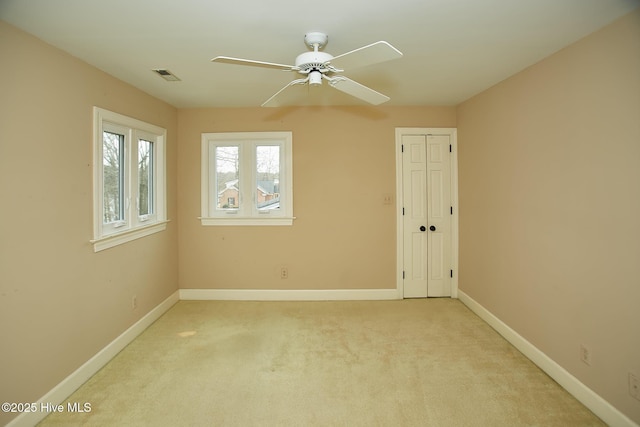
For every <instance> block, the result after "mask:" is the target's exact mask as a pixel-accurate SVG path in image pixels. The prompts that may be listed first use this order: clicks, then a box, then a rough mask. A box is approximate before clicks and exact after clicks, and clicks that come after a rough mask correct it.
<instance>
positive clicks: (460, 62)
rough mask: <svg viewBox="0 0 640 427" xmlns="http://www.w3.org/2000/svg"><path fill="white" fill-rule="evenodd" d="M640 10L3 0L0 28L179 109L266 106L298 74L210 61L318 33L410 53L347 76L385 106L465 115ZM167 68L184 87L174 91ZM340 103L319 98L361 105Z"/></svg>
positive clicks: (411, 2)
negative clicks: (517, 77)
mask: <svg viewBox="0 0 640 427" xmlns="http://www.w3.org/2000/svg"><path fill="white" fill-rule="evenodd" d="M638 6H640V0H386V1H375V0H323V1H317V2H315V3H314V2H309V1H302V0H295V1H294V0H269V1H267V0H228V1H223V0H180V1H163V0H108V1H98V0H0V19H2V20H4V21H7V22H9V23H11V24H13V25H15V26H17V27H19V28H22V29H23V30H25V31H27V32H29V33H31V34H34V35H35V36H37V37H39V38H40V39H42V40H44V41H46V42H47V43H50V44H52V45H54V46H57V47H58V48H60V49H62V50H64V51H67V52H69V53H70V54H72V55H74V56H76V57H78V58H80V59H82V60H84V61H86V62H88V63H89V64H92V65H94V66H95V67H97V68H99V69H101V70H104V71H105V72H107V73H109V74H111V75H113V76H115V77H117V78H119V79H121V80H124V81H126V82H128V83H130V84H132V85H133V86H136V87H138V88H140V89H141V90H143V91H145V92H147V93H149V94H151V95H153V96H155V97H157V98H160V99H162V100H165V101H166V102H168V103H170V104H172V105H174V106H176V107H178V108H188V107H244V106H259V105H260V104H261V103H262V102H264V101H265V100H266V99H268V98H269V97H270V96H271V95H273V94H274V93H275V92H277V91H278V90H279V89H281V88H282V87H283V86H284V85H286V84H287V83H288V82H289V81H290V80H292V79H294V78H298V77H299V75H298V74H295V73H289V72H283V71H278V70H273V69H265V68H253V67H243V66H238V65H229V64H218V63H212V62H210V59H211V58H213V57H214V56H217V55H226V56H235V57H239V58H248V59H256V60H262V61H268V62H275V63H281V64H293V63H294V60H295V57H296V56H297V55H298V54H300V53H302V52H304V51H306V50H307V47H306V46H305V44H304V40H303V38H304V34H305V33H306V32H309V31H321V32H325V33H327V34H328V35H329V43H328V44H327V46H326V47H325V49H324V51H326V52H329V53H331V54H332V55H334V56H336V55H339V54H341V53H345V52H348V51H351V50H353V49H356V48H359V47H361V46H364V45H367V44H370V43H373V42H375V41H378V40H385V41H387V42H389V43H391V44H392V45H393V46H395V47H396V48H397V49H399V50H400V51H402V52H403V54H404V56H403V58H401V59H399V60H394V61H390V62H386V63H382V64H377V65H373V66H370V67H366V68H361V69H356V70H352V71H350V70H345V73H344V75H345V76H348V77H350V78H352V79H354V80H356V81H358V82H360V83H362V84H364V85H367V86H369V87H371V88H373V89H375V90H377V91H379V92H382V93H384V94H386V95H388V96H390V97H391V101H389V102H388V103H386V104H384V105H456V104H458V103H460V102H461V101H464V100H465V99H468V98H469V97H471V96H473V95H475V94H477V93H479V92H481V91H483V90H484V89H487V88H488V87H490V86H492V85H494V84H496V83H498V82H500V81H501V80H503V79H505V78H507V77H509V76H511V75H513V74H514V73H516V72H518V71H520V70H522V69H524V68H526V67H528V66H530V65H532V64H534V63H535V62H537V61H539V60H541V59H542V58H544V57H546V56H548V55H550V54H552V53H554V52H556V51H558V50H560V49H562V48H563V47H565V46H567V45H569V44H571V43H573V42H575V41H576V40H578V39H580V38H582V37H584V36H586V35H587V34H589V33H591V32H593V31H595V30H597V29H599V28H601V27H603V26H604V25H606V24H608V23H609V22H611V21H613V20H615V19H616V18H618V17H620V16H622V15H624V14H626V13H628V12H630V11H631V10H633V9H635V8H636V7H638ZM156 68H163V69H168V70H170V71H171V72H173V73H174V74H176V75H177V76H178V77H179V78H180V79H181V81H180V82H166V81H165V80H163V79H162V78H160V77H159V76H158V75H156V74H155V73H154V72H152V71H151V70H152V69H156ZM43 69H45V71H46V64H43ZM324 86H327V85H326V84H325V85H324ZM322 90H323V91H324V90H325V88H323V89H322ZM328 92H329V90H328ZM330 92H337V91H335V90H331V91H330ZM330 96H331V97H330V98H324V97H318V98H314V99H316V100H317V102H331V103H336V104H343V105H344V104H353V105H359V104H362V102H361V101H359V100H357V99H355V98H351V97H348V96H346V95H344V94H341V93H337V94H334V93H332V94H331V95H330Z"/></svg>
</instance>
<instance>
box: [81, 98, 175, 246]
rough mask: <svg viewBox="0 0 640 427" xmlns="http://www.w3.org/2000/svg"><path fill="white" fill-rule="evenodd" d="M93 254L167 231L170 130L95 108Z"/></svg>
mask: <svg viewBox="0 0 640 427" xmlns="http://www.w3.org/2000/svg"><path fill="white" fill-rule="evenodd" d="M94 134H95V136H94V140H95V142H94V238H93V239H92V240H91V242H92V243H94V250H95V251H99V250H102V249H107V248H109V247H112V246H115V245H118V244H121V243H124V242H127V241H130V240H133V239H137V238H140V237H143V236H145V235H148V234H151V233H155V232H157V231H161V230H164V229H165V228H166V226H165V223H166V203H165V200H166V184H165V160H164V143H165V139H166V130H165V129H163V128H160V127H158V126H154V125H151V124H148V123H145V122H142V121H139V120H136V119H132V118H130V117H126V116H123V115H121V114H117V113H113V112H111V111H107V110H103V109H101V108H97V107H94Z"/></svg>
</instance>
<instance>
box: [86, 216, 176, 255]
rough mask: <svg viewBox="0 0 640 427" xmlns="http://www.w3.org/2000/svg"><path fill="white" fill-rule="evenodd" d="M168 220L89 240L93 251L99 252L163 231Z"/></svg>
mask: <svg viewBox="0 0 640 427" xmlns="http://www.w3.org/2000/svg"><path fill="white" fill-rule="evenodd" d="M168 222H169V221H168V220H165V221H158V222H154V223H153V224H149V225H145V226H142V227H137V228H134V229H132V230H126V231H123V232H120V233H117V234H110V235H108V236H104V237H100V238H99V239H94V240H90V242H91V243H93V251H94V252H100V251H103V250H105V249H109V248H112V247H114V246H118V245H122V244H123V243H127V242H130V241H132V240H136V239H140V238H142V237H145V236H149V235H151V234H154V233H159V232H160V231H164V230H166V228H167V223H168Z"/></svg>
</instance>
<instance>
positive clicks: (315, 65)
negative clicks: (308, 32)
mask: <svg viewBox="0 0 640 427" xmlns="http://www.w3.org/2000/svg"><path fill="white" fill-rule="evenodd" d="M332 59H333V56H332V55H331V54H329V53H326V52H305V53H301V54H300V55H298V56H297V57H296V67H298V68H299V69H300V72H301V73H303V74H307V73H309V72H310V71H313V70H317V71H320V72H323V73H324V72H326V71H328V68H327V67H326V63H327V62H329V61H331V60H332Z"/></svg>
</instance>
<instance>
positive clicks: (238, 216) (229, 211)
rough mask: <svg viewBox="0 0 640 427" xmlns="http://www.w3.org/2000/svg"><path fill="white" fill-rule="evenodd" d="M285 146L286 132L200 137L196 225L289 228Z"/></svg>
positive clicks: (289, 193) (288, 146) (289, 157)
mask: <svg viewBox="0 0 640 427" xmlns="http://www.w3.org/2000/svg"><path fill="white" fill-rule="evenodd" d="M291 145H292V134H291V132H238V133H204V134H202V217H201V218H200V220H201V222H202V225H291V224H292V223H293V219H294V218H293V181H292V172H293V167H292V152H291Z"/></svg>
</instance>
